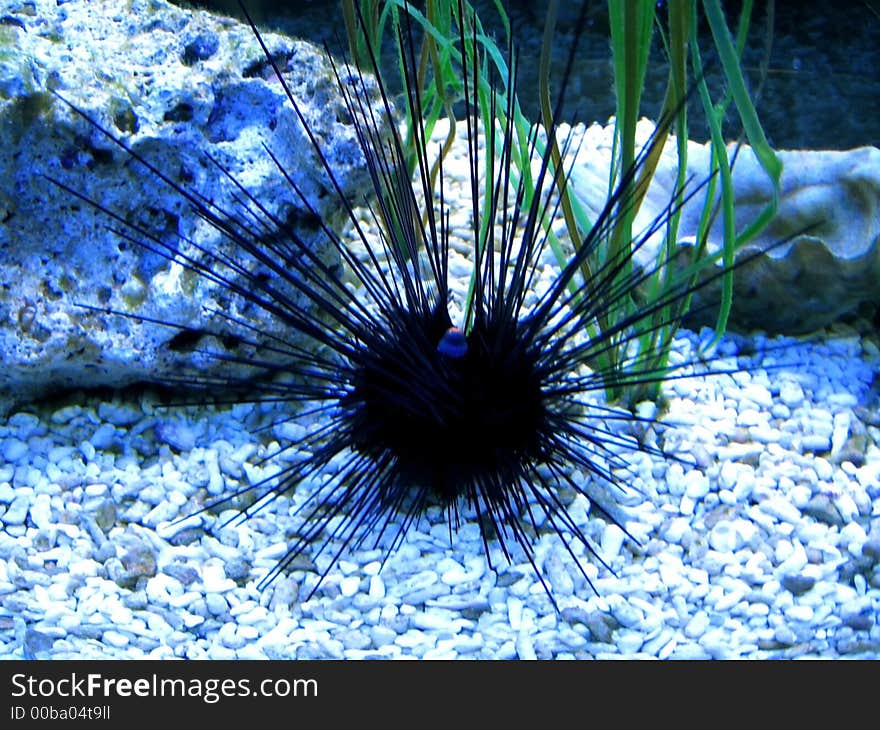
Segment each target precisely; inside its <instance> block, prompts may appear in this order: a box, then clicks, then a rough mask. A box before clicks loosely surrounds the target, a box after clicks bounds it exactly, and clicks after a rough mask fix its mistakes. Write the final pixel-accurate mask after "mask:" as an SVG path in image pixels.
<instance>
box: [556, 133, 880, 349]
mask: <svg viewBox="0 0 880 730" xmlns="http://www.w3.org/2000/svg"><path fill="white" fill-rule="evenodd" d="M653 130H654V125H653V124H652V123H651V122H649V121H648V120H642V121H641V122H640V123H639V125H638V131H637V140H638V142H639V144H644V143H645V141H647V140H648V138H649V137H650V135H651V133H652V132H653ZM613 133H614V126H613V124H609V125H607V126H605V127H603V126H601V125H593V126H592V127H590V128H588V129H587V130H586V132H585V136H584V143H583V144H582V146H581V147H580V149H579V150H578V156H577V163H576V165H575V167H574V172H573V177H572V184H573V188H574V191H575V194H576V195H577V197H578V199H579V200H580V201H581V202H582V203H583V204H584V206H585V209H586V210H587V211H588V212H589V213H590V214H592V215H593V216H595V215H596V214H597V213H598V211H599V210H601V208H602V206H603V205H604V203H605V199H606V197H605V196H606V195H607V190H608V167H609V161H610V157H611V146H612V140H613ZM676 146H677V145H676V142H675V138H674V137H673V138H670V139H669V140H668V141H667V143H666V144H665V146H664V150H663V154H662V156H661V159H660V162H659V165H658V168H657V171H656V173H655V175H654V180H653V181H652V183H651V187H650V189H649V190H648V192H647V194H646V196H645V200H644V202H643V203H642V204H641V207H640V209H639V211H638V214H637V216H636V222H635V227H634V231H635V232H639V231H641V230H644V229H645V228H646V227H647V226H649V225H650V223H651V222H652V221H653V220H654V219H655V218H657V217H658V216H660V215H661V214H662V213H663V212H664V210H666V209H667V207H668V206H669V204H670V200H671V199H672V195H673V192H674V191H675V186H676V174H677V166H678V154H677V151H676ZM735 149H736V146H735V145H734V144H731V145H729V146H728V148H727V154H728V158H729V159H734V152H735ZM777 154H778V156H779V159H780V161H781V162H782V165H783V172H782V178H781V182H780V194H779V199H778V208H777V211H776V214H775V215H774V217H773V218H772V220H771V221H770V223H769V225H768V226H767V227H766V228H765V229H764V230H763V231H761V232H760V233H759V234H758V235H757V236H756V237H755V238H754V239H752V240H751V241H750V242H748V243H747V244H745V245H744V246H742V247H741V248H740V249H739V250H738V251H737V254H736V260H737V261H740V260H742V259H743V258H746V257H748V258H751V260H749V261H748V262H747V263H745V264H743V265H742V266H741V267H739V268H738V269H737V271H736V274H735V278H734V282H735V283H734V295H733V307H732V311H731V315H730V321H729V327H730V328H731V329H736V330H739V331H750V330H753V329H761V330H764V331H767V332H771V333H785V334H801V333H806V332H810V331H813V330H816V329H818V328H821V327H823V326H826V325H828V324H830V323H832V322H834V321H835V320H837V319H838V318H840V317H841V316H842V315H845V314H848V313H851V312H854V311H856V310H857V309H858V308H859V306H860V305H868V306H870V307H876V306H877V305H878V304H880V149H878V148H876V147H859V148H856V149H852V150H841V151H834V150H831V151H829V150H782V151H779V152H778V153H777ZM710 161H711V148H710V145H709V144H708V143H707V144H700V143H697V142H694V141H689V142H688V145H687V168H686V173H685V176H686V179H688V180H690V181H691V183H690V187H689V188H688V189H689V190H693V189H694V186H695V185H699V184H700V183H701V182H702V181H704V180H706V179H707V176H708V175H709V171H710V169H711V168H710ZM732 179H733V188H734V198H735V201H736V214H735V219H736V230H737V232H740V231H742V230H743V229H744V228H745V227H746V226H747V225H749V224H751V223H752V222H754V220H755V219H756V218H757V216H758V215H759V214H760V212H761V211H762V210H763V209H764V207H765V206H766V205H767V204H768V202H769V201H770V200H771V197H772V190H773V186H772V183H771V182H770V179H769V177H768V176H767V174H766V173H765V172H764V171H763V169H762V168H761V167H760V165H759V163H758V160H757V158H756V156H755V154H754V153H753V151H752V149H751V148H750V147H749V146H748V145H742V146H741V147H740V149H739V150H738V152H736V158H735V162H734V165H733V176H732ZM717 197H718V193H716V199H717ZM704 199H705V194H704V192H703V191H702V190H701V191H698V192H697V193H696V194H695V195H694V196H693V197H692V198H691V199H690V200H688V201H687V202H686V203H685V204H684V206H683V207H682V209H681V222H680V225H679V230H678V235H677V244H678V245H679V246H682V247H689V248H693V246H694V244H695V241H696V232H697V230H698V224H699V218H700V215H701V213H702V206H703V201H704ZM663 233H664V231H663V230H661V231H658V232H656V233H655V234H653V235H652V236H651V237H650V238H649V240H648V241H647V242H646V243H645V245H644V246H642V248H640V249H639V251H638V252H637V253H636V261H637V262H638V263H639V264H640V265H642V266H643V267H648V268H651V267H653V266H655V265H656V261H657V257H658V251H659V250H661V249H660V248H659V247H660V246H662V245H663ZM722 241H723V237H722V221H721V216H720V215H719V216H718V217H717V219H716V221H715V223H714V225H713V226H712V228H711V229H710V232H709V236H708V241H707V246H708V251H709V253H714V252H717V251H719V250H721V247H722ZM781 241H784V242H783V243H780V242H781ZM683 260H687V257H686V256H685V257H684V259H683ZM718 266H719V267H720V266H721V263H720V261H719V263H718ZM711 274H712V269H711V268H710V269H707V270H706V273H705V274H704V275H707V276H711ZM720 289H721V281H720V278H717V277H716V279H715V280H714V281H712V282H710V283H708V284H707V285H706V286H705V287H704V288H702V289H700V291H698V292H697V294H696V296H695V297H694V300H693V303H692V308H691V315H690V317H689V319H688V320H687V321H686V324H688V325H690V326H702V325H710V326H711V325H712V324H714V323H715V317H716V314H717V311H718V302H719V301H720V296H721V294H720Z"/></svg>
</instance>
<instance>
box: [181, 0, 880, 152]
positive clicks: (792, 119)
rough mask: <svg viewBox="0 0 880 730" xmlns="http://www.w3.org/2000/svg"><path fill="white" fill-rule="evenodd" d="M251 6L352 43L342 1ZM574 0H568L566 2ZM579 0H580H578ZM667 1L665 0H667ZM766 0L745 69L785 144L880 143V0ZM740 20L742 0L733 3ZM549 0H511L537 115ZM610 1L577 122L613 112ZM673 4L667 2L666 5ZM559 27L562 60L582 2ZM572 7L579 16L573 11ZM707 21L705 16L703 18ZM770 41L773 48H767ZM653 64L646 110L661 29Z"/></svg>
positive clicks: (581, 68)
mask: <svg viewBox="0 0 880 730" xmlns="http://www.w3.org/2000/svg"><path fill="white" fill-rule="evenodd" d="M195 4H196V5H199V6H202V7H206V8H208V9H211V10H215V11H217V12H224V13H228V14H230V15H238V4H237V2H236V1H235V0H201V2H196V3H195ZM247 5H248V7H249V9H250V11H251V13H252V14H253V15H254V17H255V18H256V19H257V21H258V22H259V23H260V24H261V26H263V27H265V28H271V29H277V30H280V31H281V32H284V33H287V34H290V35H293V36H297V37H301V38H305V39H308V40H312V41H315V42H319V43H328V44H329V45H330V46H331V47H334V48H336V49H340V47H341V46H344V41H343V39H342V37H341V36H342V34H344V24H343V21H342V14H341V11H340V9H339V8H340V0H288V1H287V2H284V1H279V0H248V2H247ZM473 5H474V6H475V8H476V9H477V12H478V14H479V16H480V18H481V20H482V21H483V23H484V25H485V26H487V27H489V28H495V29H496V31H497V38H498V39H499V43H500V44H503V41H502V37H503V36H502V31H501V25H500V23H499V22H498V16H497V13H496V11H495V9H494V4H493V2H492V0H475V1H474V2H473ZM560 5H562V6H566V7H567V6H568V5H569V4H568V3H560ZM571 5H578V6H579V4H575V3H572V4H571ZM660 5H662V3H661V4H660ZM769 5H770V4H769V3H767V2H760V0H759V1H758V2H755V10H754V12H753V16H752V26H751V31H750V36H749V42H748V45H747V50H746V52H745V54H744V61H743V65H744V69H745V74H746V78H747V81H748V83H749V86H750V89H751V90H752V92H753V95H754V96H755V98H756V101H757V108H758V113H759V116H760V119H761V122H762V124H763V126H764V130H765V132H766V134H767V137H768V139H769V140H770V143H771V144H772V145H773V146H774V147H776V148H778V149H847V148H851V147H857V146H861V145H865V144H871V145H880V9H878V7H880V2H878V1H877V0H841V1H838V2H827V1H824V0H807V1H806V2H792V1H790V0H785V1H783V0H777V2H775V3H773V18H772V28H771V26H770V19H769V17H768V12H767V10H768V6H769ZM724 6H725V10H726V12H727V15H728V19H729V22H730V24H731V26H733V25H734V23H735V19H736V17H737V15H738V13H739V10H740V6H741V3H740V2H738V1H737V0H728V2H726V3H724ZM544 7H545V3H543V2H526V1H525V0H508V1H507V2H506V3H505V8H506V9H507V11H508V14H509V15H510V18H511V21H512V24H513V27H514V37H515V42H516V47H517V49H518V53H519V55H520V57H521V58H522V59H524V62H523V63H521V76H520V79H519V81H520V83H519V94H520V101H521V102H522V103H523V106H524V110H525V111H526V113H527V114H529V115H530V116H531V117H533V118H534V116H535V114H536V109H535V107H534V104H533V103H532V101H531V100H532V99H534V98H535V92H534V87H535V81H536V71H537V61H538V53H539V52H540V42H541V34H542V31H543V17H544ZM605 9H606V3H605V2H604V1H602V0H595V1H594V2H591V3H589V4H588V26H587V28H586V33H585V35H584V37H583V38H582V39H581V42H580V45H579V53H578V56H577V65H576V68H575V71H574V74H573V77H572V79H571V81H570V83H569V86H568V88H567V93H566V110H567V116H568V118H569V119H570V120H571V121H580V122H591V121H600V122H605V121H606V120H607V119H608V117H609V116H611V115H612V114H613V113H614V92H613V86H612V78H613V77H612V69H611V60H610V59H611V53H610V45H609V36H608V27H607V17H606V10H605ZM663 12H664V10H663V8H662V7H661V8H660V13H661V15H662V14H663ZM562 13H563V15H562V18H561V23H560V26H559V28H558V29H557V43H556V44H555V52H556V53H555V62H556V65H557V67H562V65H563V63H564V60H565V56H566V53H567V49H568V47H569V45H570V40H571V38H572V35H573V27H574V22H573V18H574V17H576V12H575V11H571V10H569V11H562ZM566 13H568V14H569V15H570V16H571V17H568V18H567V17H566ZM703 25H705V24H703ZM768 44H769V54H768V52H767V49H768ZM654 46H655V47H654V49H653V51H652V64H651V68H650V69H649V72H648V78H647V81H646V89H645V100H644V105H643V113H644V114H646V115H648V116H652V117H656V114H657V111H658V110H659V105H660V101H661V100H662V97H663V91H664V89H665V83H666V73H667V71H666V64H665V62H664V58H663V52H662V48H661V47H660V44H659V42H658V40H657V38H656V35H655V43H654ZM700 47H701V50H702V52H703V57H704V60H705V61H706V62H707V63H711V59H712V58H713V57H714V53H713V46H712V41H711V36H710V34H709V32H708V28H706V27H701V38H700ZM708 77H709V82H710V88H712V89H713V90H714V93H715V94H716V95H718V94H719V93H720V92H721V90H722V89H723V88H724V86H723V79H722V78H721V74H720V70H718V69H716V70H715V71H714V72H712V71H710V73H709V74H708ZM689 122H690V136H691V138H693V139H697V140H705V139H706V138H707V136H708V133H707V131H706V128H705V124H704V123H703V122H702V112H701V110H699V109H698V108H695V111H694V113H692V114H691V115H690V120H689ZM738 133H739V125H738V123H737V120H736V119H735V117H733V116H732V115H728V123H727V124H726V125H725V134H726V136H727V137H728V138H734V137H736V136H737V134H738Z"/></svg>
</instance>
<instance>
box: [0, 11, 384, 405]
mask: <svg viewBox="0 0 880 730" xmlns="http://www.w3.org/2000/svg"><path fill="white" fill-rule="evenodd" d="M6 13H7V14H6V15H5V16H4V21H3V23H2V24H0V51H2V53H0V129H2V140H3V153H2V154H0V352H2V353H3V363H4V368H3V369H2V370H0V401H2V403H0V405H2V406H3V407H4V409H5V408H8V407H9V406H10V405H12V404H13V403H15V402H21V401H23V400H30V399H32V398H34V397H37V396H38V395H39V394H40V393H42V392H44V391H45V390H46V389H48V388H71V387H83V386H86V387H91V386H123V385H126V384H129V383H131V382H135V381H141V380H151V379H155V378H162V377H163V376H166V375H167V374H169V373H173V372H179V370H180V368H181V367H197V368H199V369H200V370H201V371H202V372H208V371H209V369H210V368H211V367H212V366H213V365H215V362H214V361H213V360H212V359H211V358H205V357H203V356H202V357H201V359H200V356H199V355H198V354H197V352H196V351H197V350H199V349H200V348H203V347H205V346H210V347H213V348H214V349H217V348H223V347H231V348H234V347H236V343H235V342H232V341H222V340H221V341H214V340H213V339H212V341H211V342H210V343H205V342H200V341H199V338H198V333H199V332H201V331H204V330H206V329H208V328H209V327H213V329H214V330H217V328H218V325H217V317H216V316H215V317H214V318H213V320H214V321H213V325H212V324H210V323H211V320H212V315H211V311H212V310H220V311H222V312H224V313H225V314H227V315H229V316H231V317H234V318H237V319H239V320H240V321H241V322H243V323H244V324H245V326H252V327H254V328H256V331H261V332H264V333H265V335H266V336H267V337H271V336H272V334H273V332H277V327H278V326H279V325H278V324H276V323H273V322H271V321H267V315H266V314H265V313H264V312H261V311H255V310H256V309H257V308H256V307H254V306H247V305H246V304H244V303H243V302H242V301H241V300H240V299H239V298H238V297H237V296H235V295H233V294H231V293H230V291H229V287H228V286H223V285H221V284H217V283H215V282H210V281H208V280H207V279H205V278H203V277H199V276H197V275H194V274H193V273H192V272H189V271H187V270H186V269H185V268H183V267H181V266H180V265H179V264H175V263H172V262H170V261H169V260H168V259H167V258H165V257H163V256H162V255H159V254H158V253H155V252H151V251H149V250H147V249H146V248H144V247H142V246H139V245H136V244H134V243H132V242H131V241H127V240H125V237H124V236H120V235H118V233H116V232H114V231H113V230H111V229H114V228H116V229H121V228H123V226H122V224H121V221H125V222H126V223H128V224H130V225H132V226H135V227H136V228H137V229H140V230H142V231H144V232H149V234H147V233H144V234H143V235H141V234H137V233H135V234H133V235H135V236H136V237H138V238H141V239H144V238H146V236H147V235H156V236H157V237H158V238H159V239H160V240H161V241H162V242H164V243H166V244H169V245H170V246H172V247H173V248H175V249H177V250H178V251H180V252H182V253H186V254H187V255H192V256H194V257H196V258H200V259H202V260H204V254H202V253H200V250H199V249H197V248H196V247H195V245H194V244H197V245H198V246H199V247H201V249H203V250H205V251H214V252H217V253H218V254H220V255H223V254H228V253H230V252H231V251H233V252H234V248H233V247H232V246H231V245H230V242H229V241H228V240H225V239H223V237H222V236H220V235H219V234H218V233H217V231H216V230H215V229H214V228H212V227H211V226H210V225H208V224H207V223H206V222H205V221H204V220H202V219H201V218H200V217H199V216H198V215H197V214H196V213H195V212H194V210H193V209H192V206H191V205H190V204H189V203H187V202H186V200H184V199H183V198H182V197H181V195H179V194H178V193H175V192H174V191H173V190H172V189H171V188H170V187H169V186H168V185H165V184H163V183H161V182H160V181H159V180H157V178H156V176H155V175H152V174H150V173H149V172H148V171H147V170H146V168H145V167H144V166H143V165H141V164H138V163H137V162H135V161H134V160H133V159H132V157H131V155H129V154H128V153H127V152H126V151H125V150H123V149H121V148H120V147H119V146H118V145H116V144H114V143H113V142H112V141H111V140H109V139H108V138H107V137H106V136H104V135H103V134H101V132H100V131H98V130H97V129H96V128H95V127H94V126H93V125H91V124H89V123H88V122H87V121H86V120H84V119H83V118H81V117H80V116H78V115H77V114H76V113H74V112H73V111H72V110H71V109H70V108H69V107H68V106H67V105H66V104H65V103H64V102H63V101H62V100H61V99H59V98H58V97H56V96H55V95H53V94H52V93H51V92H52V91H57V92H58V93H59V94H60V95H62V96H63V97H64V99H67V100H68V101H70V102H71V103H72V104H74V105H75V106H76V107H78V108H80V109H82V110H83V111H84V112H85V113H86V114H88V116H89V117H91V118H92V119H94V120H95V121H96V122H97V123H98V124H100V125H101V126H103V127H104V128H106V129H107V130H109V131H110V132H112V134H114V135H116V136H118V137H120V138H122V139H123V140H124V142H125V144H127V145H129V146H130V148H131V149H132V150H134V151H135V152H136V153H137V154H138V155H142V156H143V157H144V158H146V159H148V160H149V161H150V163H151V164H152V165H155V167H156V168H157V169H159V170H160V171H161V172H162V174H163V175H166V176H168V178H169V179H171V180H172V181H174V182H175V183H177V184H180V185H183V186H184V187H186V188H188V189H191V190H194V191H197V192H198V194H200V195H203V196H204V197H205V198H206V199H208V200H210V201H213V202H214V203H217V204H218V205H220V206H222V207H224V208H225V209H226V210H228V211H233V212H234V211H235V210H236V207H235V205H236V204H235V203H234V202H233V200H234V198H233V196H234V195H236V194H238V195H239V196H240V195H241V192H240V191H238V190H236V188H235V185H234V184H233V182H232V178H234V179H235V180H237V181H238V182H240V183H241V184H242V185H243V186H244V188H246V190H247V191H248V193H249V194H250V195H252V196H253V197H254V199H256V200H259V201H260V203H261V204H262V205H265V206H266V208H267V209H268V211H269V212H270V213H271V214H272V215H273V216H276V217H277V219H278V220H281V221H284V222H285V223H286V224H287V225H289V226H291V227H292V228H293V229H294V230H295V231H297V233H298V235H299V236H300V237H301V238H302V239H303V240H304V241H305V242H306V243H307V244H308V245H309V246H311V247H312V250H314V251H315V252H316V253H317V255H318V256H319V257H320V258H321V259H322V260H323V261H325V262H326V263H327V264H329V265H331V266H337V265H338V257H337V256H336V254H335V252H334V251H333V250H332V249H331V248H330V247H329V246H328V244H327V243H326V233H325V232H324V231H322V230H321V227H320V225H319V222H320V220H322V221H323V223H324V225H326V226H327V227H328V228H330V229H333V230H337V231H338V230H339V229H340V227H341V226H342V224H343V223H344V220H345V216H344V211H342V210H340V209H339V206H338V205H334V204H333V202H334V200H335V199H336V198H335V196H334V195H328V194H326V193H327V192H328V190H331V189H332V183H331V181H330V179H329V177H328V176H327V175H325V174H324V173H323V171H322V168H321V165H320V163H319V159H318V157H317V155H316V153H315V152H314V150H313V148H312V146H311V145H310V143H309V141H308V139H307V137H306V135H305V133H304V131H303V128H302V125H301V124H300V122H299V120H298V119H297V116H296V114H295V112H294V109H293V108H292V106H291V104H290V103H289V101H288V99H287V97H286V95H285V92H284V90H283V89H282V87H281V85H280V84H279V83H278V81H277V80H276V78H275V75H274V73H273V71H272V69H271V67H270V66H269V65H268V64H267V63H266V61H265V57H264V54H263V51H262V50H261V49H260V46H259V45H258V44H257V41H256V40H255V38H254V36H253V33H252V31H251V29H250V28H249V27H248V26H246V25H244V24H241V23H239V22H237V21H233V20H230V19H227V18H222V17H218V16H214V15H211V14H209V13H207V12H201V11H187V10H183V9H181V8H178V7H176V6H173V5H171V4H169V3H167V2H165V0H94V1H92V2H69V3H56V2H55V0H35V1H28V2H24V1H23V0H22V1H19V0H15V1H13V2H12V3H11V4H9V5H8V10H7V11H6ZM264 38H265V41H266V43H267V45H268V47H269V49H270V50H271V52H272V53H273V55H274V58H275V59H276V60H277V62H278V63H279V65H280V66H281V67H282V69H283V71H284V74H285V79H286V82H287V84H288V87H289V88H290V90H291V92H292V94H293V95H294V97H295V98H296V99H297V104H298V105H299V107H300V109H301V110H302V113H303V115H304V116H305V118H306V120H307V121H308V124H309V126H310V127H311V129H312V130H313V132H314V134H315V135H316V136H317V137H318V139H319V140H320V144H321V147H322V150H323V153H324V155H325V156H326V158H327V161H328V163H329V165H330V167H331V168H332V169H333V170H334V174H335V177H336V180H337V182H338V184H339V185H340V187H341V189H342V190H343V192H344V193H345V194H346V195H347V196H348V197H349V198H351V199H357V198H358V197H361V196H363V195H365V194H366V193H367V192H368V191H369V190H370V189H371V186H370V184H369V179H368V176H367V175H366V173H365V171H364V164H363V159H362V155H361V152H360V148H359V145H358V143H357V139H356V136H355V134H354V130H353V128H352V126H351V124H350V119H349V118H348V117H349V115H348V114H347V113H346V109H345V106H344V103H343V100H342V98H341V95H340V92H339V90H338V86H337V81H336V78H335V76H334V72H333V70H332V67H331V65H330V63H329V61H328V59H327V58H326V56H325V54H324V52H323V51H320V50H318V49H316V48H314V47H313V46H311V45H309V44H307V43H304V42H301V41H296V40H293V39H290V38H285V37H282V36H278V35H274V34H271V33H266V34H265V36H264ZM264 144H265V145H266V146H267V147H268V148H269V149H271V150H272V152H273V153H274V154H275V155H276V156H277V157H278V158H279V160H280V163H281V164H282V165H283V166H284V169H285V170H286V171H287V172H288V173H289V174H290V175H291V177H292V178H293V180H294V181H295V183H296V186H297V187H298V188H299V189H300V190H301V191H302V192H303V194H304V197H305V198H306V199H307V200H308V201H309V205H308V206H307V205H305V204H304V203H303V202H302V201H301V200H300V199H299V197H298V196H297V194H296V193H295V192H294V190H293V189H292V187H291V185H290V184H289V183H288V181H287V180H285V177H284V175H282V174H281V172H280V171H279V169H278V168H277V166H276V165H275V163H274V162H273V161H272V160H271V158H270V157H269V155H267V154H266V151H265V149H264V147H263V145H264ZM209 155H210V157H211V158H213V159H214V160H217V161H218V162H219V163H220V164H221V165H222V166H223V167H224V168H225V169H226V170H228V172H229V174H230V175H229V176H228V177H227V176H226V175H224V174H223V173H222V172H221V171H220V169H218V167H217V166H216V165H215V164H214V163H212V162H211V161H210V160H209ZM49 178H52V179H54V180H57V181H58V182H60V183H61V184H62V185H64V186H68V187H69V188H70V189H72V190H75V191H78V192H80V193H81V194H82V195H83V196H85V197H86V198H89V199H93V200H95V201H97V202H98V203H99V204H100V205H101V206H102V207H104V208H105V209H106V210H107V211H111V213H109V214H108V213H107V212H103V211H101V210H97V209H96V208H94V207H93V206H91V205H89V204H87V203H86V202H84V201H83V200H80V199H78V198H77V197H76V196H75V195H74V194H72V193H71V192H68V191H67V190H64V189H62V188H61V187H59V186H58V185H56V184H55V183H53V182H51V181H50V179H49ZM309 206H311V210H310V209H309ZM117 217H118V218H117ZM131 233H132V231H131V229H129V234H131ZM270 233H271V231H270ZM156 248H159V247H158V246H156ZM82 304H84V305H88V306H91V307H96V308H98V309H91V310H90V309H85V308H82V307H80V306H78V305H82ZM109 310H116V311H118V312H122V313H124V314H128V315H134V317H136V318H132V317H123V316H118V315H116V314H111V313H110V312H109ZM150 320H161V321H166V322H174V323H179V324H181V325H183V326H185V327H187V328H190V330H191V331H192V333H191V335H192V336H190V337H189V338H180V337H177V338H176V336H177V335H179V334H180V330H175V329H173V328H169V327H165V326H161V325H158V324H153V323H151V321H150ZM239 331H241V328H239ZM288 334H289V333H288ZM175 338H176V339H175ZM218 339H219V338H218ZM181 340H183V342H182V341H181ZM180 345H189V347H186V346H180ZM230 354H232V355H235V354H237V353H236V352H231V353H230ZM223 367H224V368H225V372H226V374H228V375H234V374H235V373H233V372H232V370H233V369H234V365H232V364H231V363H228V362H227V363H224V364H223Z"/></svg>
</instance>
